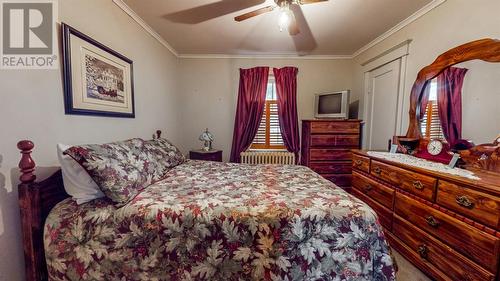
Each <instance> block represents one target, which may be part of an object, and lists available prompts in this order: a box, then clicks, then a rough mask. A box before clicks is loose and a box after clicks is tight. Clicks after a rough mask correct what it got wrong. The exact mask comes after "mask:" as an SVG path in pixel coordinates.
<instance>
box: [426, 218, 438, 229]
mask: <svg viewBox="0 0 500 281" xmlns="http://www.w3.org/2000/svg"><path fill="white" fill-rule="evenodd" d="M425 220H426V221H427V224H428V225H430V226H432V227H434V228H437V227H438V226H439V225H440V224H441V223H440V222H439V221H437V220H436V218H435V217H433V216H428V217H427V218H426V219H425Z"/></svg>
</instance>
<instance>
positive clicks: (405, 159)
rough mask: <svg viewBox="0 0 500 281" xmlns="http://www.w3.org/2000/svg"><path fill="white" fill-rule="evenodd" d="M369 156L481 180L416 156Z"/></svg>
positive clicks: (382, 154) (384, 154)
mask: <svg viewBox="0 0 500 281" xmlns="http://www.w3.org/2000/svg"><path fill="white" fill-rule="evenodd" d="M368 155H370V156H373V157H377V158H382V159H385V160H390V161H394V162H397V163H401V164H405V165H409V166H413V167H417V168H422V169H427V170H431V171H434V172H438V173H446V174H450V175H454V176H459V177H464V178H468V179H471V180H479V179H480V178H479V177H477V176H475V175H474V173H473V172H471V171H468V170H464V169H460V168H453V169H452V168H450V167H448V166H447V165H445V164H442V163H436V162H432V161H428V160H425V159H421V158H417V157H415V156H411V155H407V154H400V153H389V152H379V151H368Z"/></svg>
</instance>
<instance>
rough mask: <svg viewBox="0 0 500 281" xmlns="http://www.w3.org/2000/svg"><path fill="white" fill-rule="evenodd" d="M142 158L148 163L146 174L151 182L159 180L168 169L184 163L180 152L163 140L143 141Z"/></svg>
mask: <svg viewBox="0 0 500 281" xmlns="http://www.w3.org/2000/svg"><path fill="white" fill-rule="evenodd" d="M142 156H143V157H145V160H146V161H147V163H148V165H147V166H146V167H144V168H145V169H146V173H148V174H150V175H152V179H153V181H158V180H161V179H162V178H163V177H164V176H165V174H166V173H167V172H168V171H169V170H170V169H172V168H173V167H175V166H177V165H179V164H182V163H184V162H185V161H186V157H184V155H183V154H182V153H181V152H180V150H179V149H178V148H177V147H175V145H173V144H172V143H171V142H169V141H168V140H166V139H164V138H157V139H152V140H148V141H145V142H144V153H143V155H142Z"/></svg>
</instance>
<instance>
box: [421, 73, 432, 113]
mask: <svg viewBox="0 0 500 281" xmlns="http://www.w3.org/2000/svg"><path fill="white" fill-rule="evenodd" d="M430 92H431V80H428V81H427V82H426V83H425V87H424V90H423V91H422V95H421V97H420V116H418V119H419V120H422V119H423V118H424V116H425V112H426V111H427V105H428V104H429V94H430Z"/></svg>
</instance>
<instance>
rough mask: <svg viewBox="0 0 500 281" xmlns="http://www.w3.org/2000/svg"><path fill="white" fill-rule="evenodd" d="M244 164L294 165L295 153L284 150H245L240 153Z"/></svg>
mask: <svg viewBox="0 0 500 281" xmlns="http://www.w3.org/2000/svg"><path fill="white" fill-rule="evenodd" d="M240 157H241V163H244V164H283V165H295V154H293V153H292V152H284V151H265V152H264V151H246V152H242V153H241V154H240Z"/></svg>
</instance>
